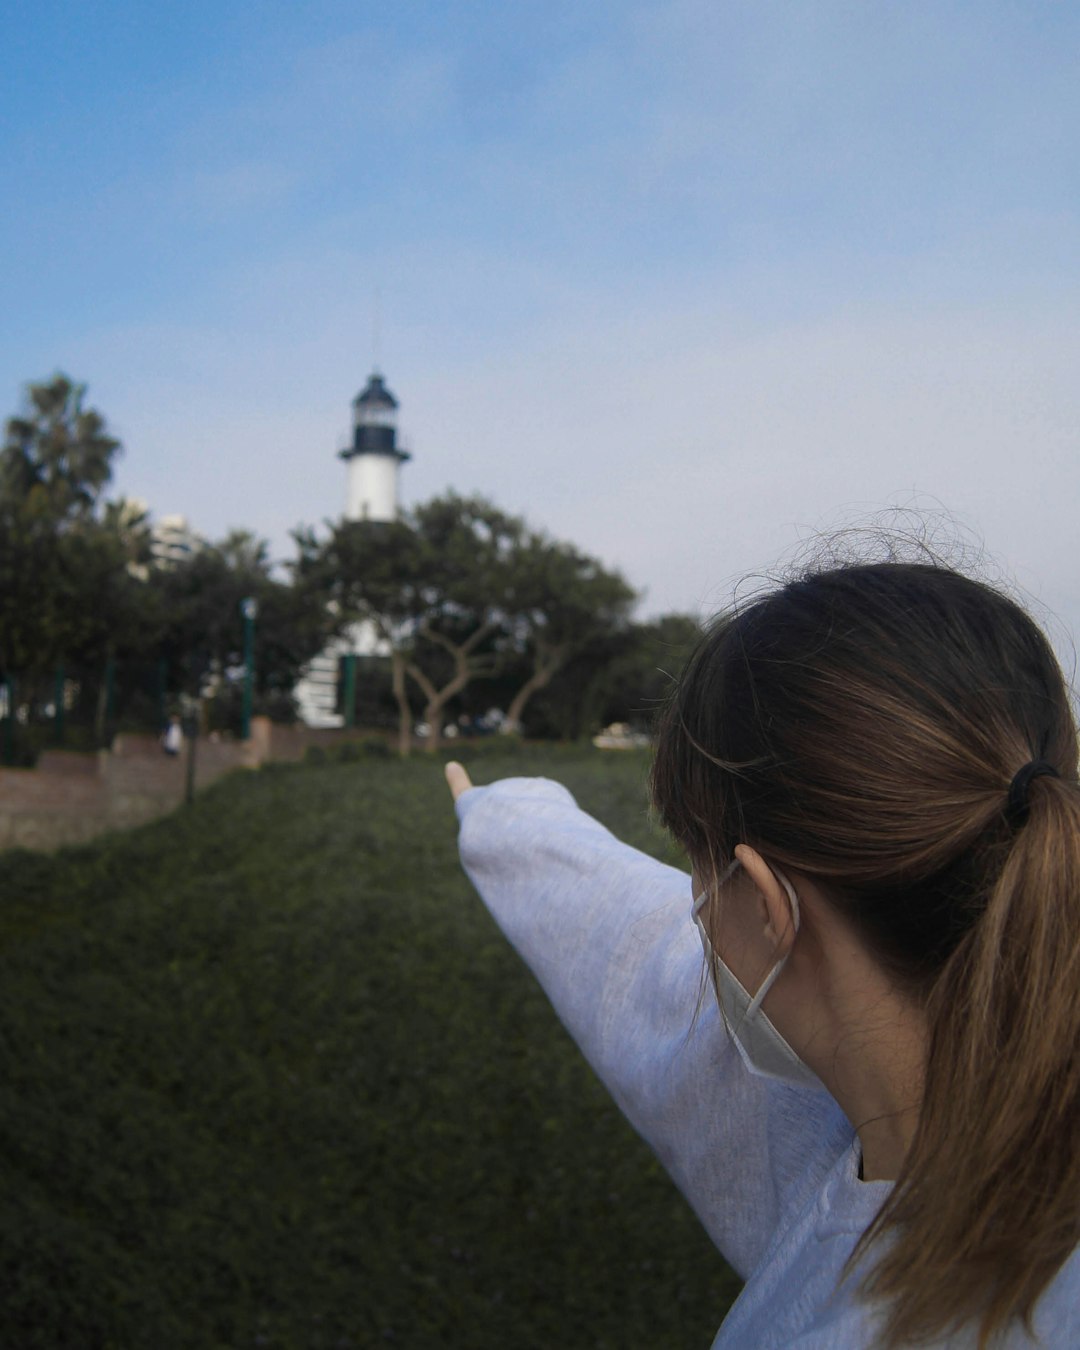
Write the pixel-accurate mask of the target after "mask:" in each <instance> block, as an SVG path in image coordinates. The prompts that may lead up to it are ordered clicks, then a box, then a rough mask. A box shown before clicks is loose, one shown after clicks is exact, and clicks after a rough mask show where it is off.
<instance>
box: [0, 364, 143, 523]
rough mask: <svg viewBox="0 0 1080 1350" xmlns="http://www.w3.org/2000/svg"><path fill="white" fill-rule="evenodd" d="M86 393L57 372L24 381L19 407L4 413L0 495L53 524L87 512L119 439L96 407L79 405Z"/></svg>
mask: <svg viewBox="0 0 1080 1350" xmlns="http://www.w3.org/2000/svg"><path fill="white" fill-rule="evenodd" d="M85 396H86V385H84V384H75V383H74V381H72V380H70V379H69V378H68V376H66V375H62V374H58V375H55V376H53V378H52V379H51V380H50V381H49V382H48V383H47V384H30V385H27V388H26V400H25V407H24V410H23V412H22V413H21V414H20V415H17V416H15V417H12V418H9V419H8V422H7V427H6V432H5V439H4V445H3V449H2V450H0V501H3V502H11V503H15V504H17V506H18V508H19V510H20V511H21V512H23V513H25V514H27V515H28V516H30V517H32V518H45V519H48V520H51V521H52V522H54V523H55V524H61V523H67V522H70V521H72V520H74V519H78V518H80V517H82V518H85V517H86V516H88V515H90V514H92V512H93V510H94V507H95V506H96V504H97V501H98V498H99V496H100V494H101V491H102V489H103V488H104V487H105V486H106V485H107V484H108V482H109V481H110V479H111V478H112V461H113V459H114V457H115V455H116V454H117V453H118V451H119V450H120V442H119V441H118V440H116V439H115V437H113V436H110V435H109V433H108V431H107V429H106V426H105V419H104V418H103V417H102V416H101V414H100V413H98V412H96V411H95V410H94V409H93V408H86V407H84V406H83V400H84V398H85Z"/></svg>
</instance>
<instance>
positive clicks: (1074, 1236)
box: [853, 777, 1080, 1350]
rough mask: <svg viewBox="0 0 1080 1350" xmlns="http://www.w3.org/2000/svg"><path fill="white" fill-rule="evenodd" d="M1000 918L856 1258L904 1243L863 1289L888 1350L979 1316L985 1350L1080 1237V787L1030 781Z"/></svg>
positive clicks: (948, 1024)
mask: <svg viewBox="0 0 1080 1350" xmlns="http://www.w3.org/2000/svg"><path fill="white" fill-rule="evenodd" d="M1030 796H1031V803H1030V809H1029V812H1028V816H1027V820H1026V823H1024V824H1023V825H1022V826H1021V827H1020V828H1019V829H1018V831H1017V832H1016V834H1015V835H1014V837H1013V840H1012V846H1011V848H1010V849H1009V851H1008V855H1007V858H1006V859H1005V862H1004V866H1003V868H1002V870H1001V872H1000V876H999V878H998V880H997V883H996V885H995V886H994V888H993V891H992V893H991V895H990V897H989V900H988V903H987V905H986V909H985V911H984V913H983V914H982V916H981V917H980V919H979V921H978V922H977V923H976V924H975V925H974V927H973V928H972V929H971V931H970V932H969V933H968V934H967V936H966V938H965V939H964V940H963V941H962V942H961V943H960V945H959V946H958V947H957V948H956V950H955V951H954V952H953V954H952V956H951V958H950V959H949V961H948V962H947V964H946V965H945V967H944V969H943V970H942V971H941V973H940V975H939V977H938V979H937V980H936V981H935V983H934V985H933V987H932V990H931V992H930V996H929V1000H928V1003H927V1021H928V1025H929V1046H928V1054H927V1060H926V1070H925V1085H924V1095H923V1104H922V1111H921V1115H920V1119H919V1125H918V1128H917V1132H916V1135H915V1139H914V1142H913V1144H912V1147H911V1150H910V1152H909V1154H908V1156H907V1159H906V1162H905V1165H904V1168H903V1171H902V1173H901V1176H900V1177H899V1179H898V1181H897V1184H896V1186H895V1188H894V1190H893V1192H892V1194H891V1196H890V1198H889V1200H888V1201H887V1202H886V1203H885V1205H884V1207H883V1208H882V1210H881V1212H880V1214H879V1215H878V1217H877V1219H876V1220H875V1222H874V1223H873V1225H872V1226H871V1227H870V1229H869V1230H868V1231H867V1232H866V1233H865V1234H864V1236H863V1238H862V1241H861V1242H860V1244H859V1248H858V1249H857V1251H856V1254H855V1257H853V1262H854V1260H855V1259H857V1257H858V1255H859V1254H860V1253H861V1252H862V1251H863V1250H864V1249H865V1248H866V1247H867V1246H868V1245H869V1244H870V1243H871V1242H874V1241H875V1239H877V1238H880V1237H884V1236H885V1235H886V1234H890V1235H891V1236H892V1237H893V1241H892V1242H891V1245H888V1246H885V1248H884V1251H883V1254H882V1256H881V1258H880V1260H879V1261H878V1263H877V1264H876V1265H875V1266H874V1267H873V1268H872V1270H871V1272H870V1274H869V1276H868V1277H867V1280H866V1282H865V1285H864V1288H865V1290H866V1292H867V1293H868V1294H871V1295H875V1296H878V1297H881V1298H882V1299H883V1300H884V1301H885V1302H886V1303H887V1304H888V1305H889V1317H888V1324H887V1325H888V1332H887V1334H888V1337H889V1344H902V1343H904V1342H905V1341H908V1340H918V1339H919V1338H924V1337H926V1336H927V1335H929V1334H932V1333H935V1332H936V1333H940V1332H941V1331H942V1329H943V1328H944V1327H945V1326H950V1325H952V1326H958V1325H960V1324H963V1323H965V1322H969V1321H973V1322H974V1323H975V1324H976V1325H977V1326H978V1328H979V1346H980V1350H981V1347H984V1346H986V1345H987V1344H988V1343H989V1341H990V1338H991V1337H992V1336H993V1335H994V1333H996V1332H998V1331H1000V1330H1002V1329H1004V1328H1005V1327H1006V1326H1007V1325H1008V1324H1009V1323H1010V1322H1011V1321H1013V1319H1015V1318H1019V1319H1022V1320H1023V1321H1024V1323H1025V1324H1026V1325H1027V1327H1028V1329H1029V1330H1030V1329H1031V1318H1032V1313H1033V1311H1034V1308H1035V1304H1036V1302H1037V1300H1038V1298H1039V1295H1040V1294H1041V1293H1042V1292H1043V1290H1044V1289H1045V1288H1046V1286H1047V1285H1048V1284H1049V1283H1050V1281H1051V1280H1052V1279H1053V1277H1054V1275H1055V1274H1056V1273H1057V1271H1058V1270H1059V1268H1060V1267H1061V1265H1062V1264H1063V1263H1064V1261H1065V1260H1066V1259H1067V1258H1068V1256H1069V1255H1070V1254H1071V1253H1072V1251H1073V1249H1074V1248H1075V1247H1076V1245H1077V1242H1078V1241H1080V1207H1078V1197H1080V791H1078V789H1077V786H1076V784H1075V783H1073V782H1068V781H1064V780H1055V779H1053V778H1050V777H1043V778H1041V779H1040V780H1039V781H1037V782H1032V783H1031V785H1030Z"/></svg>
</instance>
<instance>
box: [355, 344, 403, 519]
mask: <svg viewBox="0 0 1080 1350" xmlns="http://www.w3.org/2000/svg"><path fill="white" fill-rule="evenodd" d="M397 410H398V401H397V399H396V398H395V397H394V396H393V394H392V393H391V392H390V390H389V389H387V387H386V383H385V381H384V380H383V377H382V376H381V375H380V374H379V372H378V371H377V370H375V371H372V373H371V376H370V378H369V379H368V382H367V384H366V385H365V386H364V388H363V389H361V391H360V393H359V394H357V396H356V397H355V398H354V399H353V403H352V411H353V425H352V441H351V443H350V444H349V445H348V446H346V448H345V449H344V450H341V451H340V452H339V454H340V457H341V458H342V459H343V460H344V461H345V463H346V464H347V465H348V474H349V477H348V482H347V484H346V490H345V518H346V519H347V520H373V521H379V520H394V519H396V517H397V506H398V470H399V469H400V468H401V466H402V464H404V463H405V462H406V460H408V459H409V458H410V456H409V454H408V452H407V451H405V450H402V449H401V448H400V447H399V445H398V443H397Z"/></svg>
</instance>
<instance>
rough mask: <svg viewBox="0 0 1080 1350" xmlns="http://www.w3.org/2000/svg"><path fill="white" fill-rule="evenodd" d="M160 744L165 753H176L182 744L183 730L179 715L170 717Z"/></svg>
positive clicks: (181, 747)
mask: <svg viewBox="0 0 1080 1350" xmlns="http://www.w3.org/2000/svg"><path fill="white" fill-rule="evenodd" d="M161 745H162V748H163V749H164V751H165V753H166V754H167V755H178V754H179V753H180V751H181V750H182V749H183V746H184V732H183V728H182V727H181V725H180V719H179V717H170V718H169V725H168V726H167V727H166V728H165V732H164V735H163V736H162V738H161Z"/></svg>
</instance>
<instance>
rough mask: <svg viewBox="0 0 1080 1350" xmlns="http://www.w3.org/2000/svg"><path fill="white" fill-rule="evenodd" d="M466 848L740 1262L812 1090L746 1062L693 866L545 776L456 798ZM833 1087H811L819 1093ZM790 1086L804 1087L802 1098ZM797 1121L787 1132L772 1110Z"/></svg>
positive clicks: (568, 1021) (791, 1161) (538, 970)
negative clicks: (771, 1078) (735, 1040)
mask: <svg viewBox="0 0 1080 1350" xmlns="http://www.w3.org/2000/svg"><path fill="white" fill-rule="evenodd" d="M457 809H458V815H459V818H460V821H461V836H460V849H461V857H462V862H463V864H464V867H465V870H466V872H467V873H468V875H469V877H470V879H471V880H472V882H473V884H474V885H475V886H476V889H477V890H478V892H479V893H480V896H481V898H482V899H483V900H484V902H485V904H486V905H487V906H488V908H489V909H490V910H491V913H492V915H493V916H494V918H495V920H496V922H497V923H498V924H499V926H500V928H501V929H502V931H503V932H504V933H505V935H506V937H507V938H508V939H509V940H510V942H511V943H512V944H513V946H514V947H515V948H516V949H517V951H518V952H519V953H520V955H521V956H522V958H523V959H524V960H525V962H526V963H527V964H528V966H529V967H530V968H531V969H532V971H533V973H534V974H535V975H536V977H537V979H538V980H539V981H540V984H541V985H542V986H543V988H544V991H545V992H546V994H547V996H548V998H549V999H550V1000H551V1003H552V1005H553V1006H554V1008H555V1011H556V1012H557V1014H558V1015H559V1018H560V1019H561V1020H562V1022H563V1024H564V1025H565V1026H566V1028H567V1030H568V1031H569V1032H570V1034H571V1036H573V1038H574V1040H575V1041H576V1042H577V1044H578V1045H579V1046H580V1048H581V1050H582V1052H583V1053H584V1055H585V1057H586V1058H587V1059H588V1061H589V1063H590V1064H591V1065H592V1067H593V1068H594V1069H595V1071H596V1072H597V1074H598V1075H599V1076H600V1078H601V1079H602V1081H603V1082H604V1084H605V1085H606V1087H607V1088H608V1090H609V1091H610V1092H611V1094H612V1096H613V1097H614V1099H615V1101H616V1102H617V1103H618V1105H619V1107H620V1109H621V1110H622V1111H623V1112H624V1114H625V1115H626V1116H627V1117H628V1119H629V1120H630V1122H631V1124H632V1125H633V1126H634V1128H635V1129H636V1130H637V1131H638V1132H639V1133H640V1134H641V1135H642V1136H643V1137H644V1139H645V1140H646V1142H647V1143H648V1144H649V1145H650V1147H651V1148H652V1149H653V1150H654V1152H655V1153H656V1155H657V1156H658V1158H659V1159H660V1161H661V1162H662V1163H663V1165H664V1167H665V1168H666V1169H667V1171H668V1172H669V1174H670V1175H671V1177H672V1178H673V1180H674V1181H675V1183H676V1185H678V1187H679V1188H680V1190H681V1191H682V1192H683V1194H684V1195H685V1196H686V1198H687V1200H688V1201H689V1203H690V1204H691V1206H692V1207H693V1208H694V1210H695V1212H696V1213H697V1215H698V1217H699V1218H700V1219H701V1222H702V1223H703V1225H704V1226H705V1228H706V1230H707V1231H708V1233H709V1235H710V1236H711V1237H712V1239H713V1241H714V1242H715V1243H716V1245H717V1246H718V1247H719V1248H720V1250H721V1251H722V1252H723V1254H724V1256H725V1257H726V1258H727V1260H728V1261H729V1262H730V1263H731V1265H732V1266H734V1268H735V1269H736V1270H737V1271H738V1272H739V1273H740V1274H742V1275H743V1276H746V1275H747V1274H749V1272H750V1271H751V1270H752V1269H753V1267H754V1266H755V1265H756V1263H757V1261H758V1259H759V1258H760V1256H761V1254H762V1253H763V1251H764V1250H765V1248H766V1246H767V1245H768V1242H769V1240H770V1238H771V1237H772V1235H773V1233H774V1231H775V1229H776V1227H777V1223H778V1221H779V1216H780V1206H781V1197H782V1192H783V1190H784V1188H785V1183H786V1181H787V1179H788V1178H787V1173H788V1172H789V1171H790V1169H791V1167H792V1166H796V1167H797V1156H796V1155H797V1152H798V1150H797V1148H793V1147H792V1146H791V1141H789V1139H788V1135H789V1134H790V1132H791V1129H792V1128H793V1127H794V1125H795V1123H796V1122H802V1123H803V1124H804V1125H806V1126H808V1127H809V1128H810V1129H811V1130H812V1129H813V1128H814V1124H813V1120H812V1119H810V1117H812V1116H813V1114H814V1112H813V1110H811V1111H810V1112H809V1116H808V1114H807V1110H806V1106H805V1105H804V1103H805V1102H806V1098H807V1094H806V1093H803V1092H800V1091H798V1090H797V1089H788V1088H785V1087H783V1086H782V1085H777V1084H773V1083H767V1082H765V1081H763V1080H762V1079H759V1078H755V1077H753V1076H751V1075H750V1074H748V1073H747V1072H746V1070H745V1068H744V1067H743V1065H742V1062H741V1060H740V1059H739V1057H738V1054H737V1053H736V1052H735V1050H734V1048H733V1046H732V1044H731V1041H730V1037H729V1036H728V1035H727V1032H726V1030H725V1028H724V1027H723V1025H722V1022H721V1020H720V1015H719V1010H718V1008H717V1006H716V1000H715V998H714V997H713V993H712V989H711V987H709V986H708V984H707V983H706V981H707V975H706V971H705V965H704V961H703V959H702V953H701V944H700V941H699V938H698V936H697V932H696V930H695V929H694V926H693V924H692V923H691V920H690V901H691V895H690V878H689V877H688V876H687V875H686V874H685V873H683V872H680V871H678V870H677V869H675V868H672V867H668V866H666V865H665V864H663V863H661V862H658V861H657V860H656V859H655V858H651V857H649V856H648V855H647V854H644V853H641V852H639V851H638V850H637V849H634V848H631V847H629V846H628V845H626V844H623V843H621V842H620V841H619V840H617V839H616V838H615V836H614V835H612V834H611V833H610V832H609V831H608V830H607V829H605V828H604V826H603V825H601V824H600V823H599V822H598V821H596V820H594V819H593V818H592V817H590V816H588V815H586V814H585V813H584V812H583V811H581V810H580V809H579V808H578V807H577V805H576V803H575V802H574V799H573V797H572V796H571V795H570V793H569V792H568V791H567V790H566V789H565V788H563V787H561V786H560V785H559V784H557V783H553V782H551V781H549V780H546V779H541V778H509V779H504V780H502V781H501V782H498V783H494V784H492V785H491V786H489V787H478V788H472V789H471V790H469V791H467V792H465V793H463V794H462V795H461V797H459V799H458V803H457ZM823 1095H824V1094H819V1093H813V1094H809V1096H810V1099H811V1101H813V1099H815V1098H820V1097H822V1096H823ZM793 1097H794V1101H793V1100H792V1098H793ZM778 1120H779V1121H781V1122H785V1121H786V1122H788V1125H787V1127H786V1128H784V1129H782V1130H781V1131H780V1132H779V1133H778V1131H777V1129H776V1128H775V1126H776V1124H777V1121H778Z"/></svg>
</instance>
